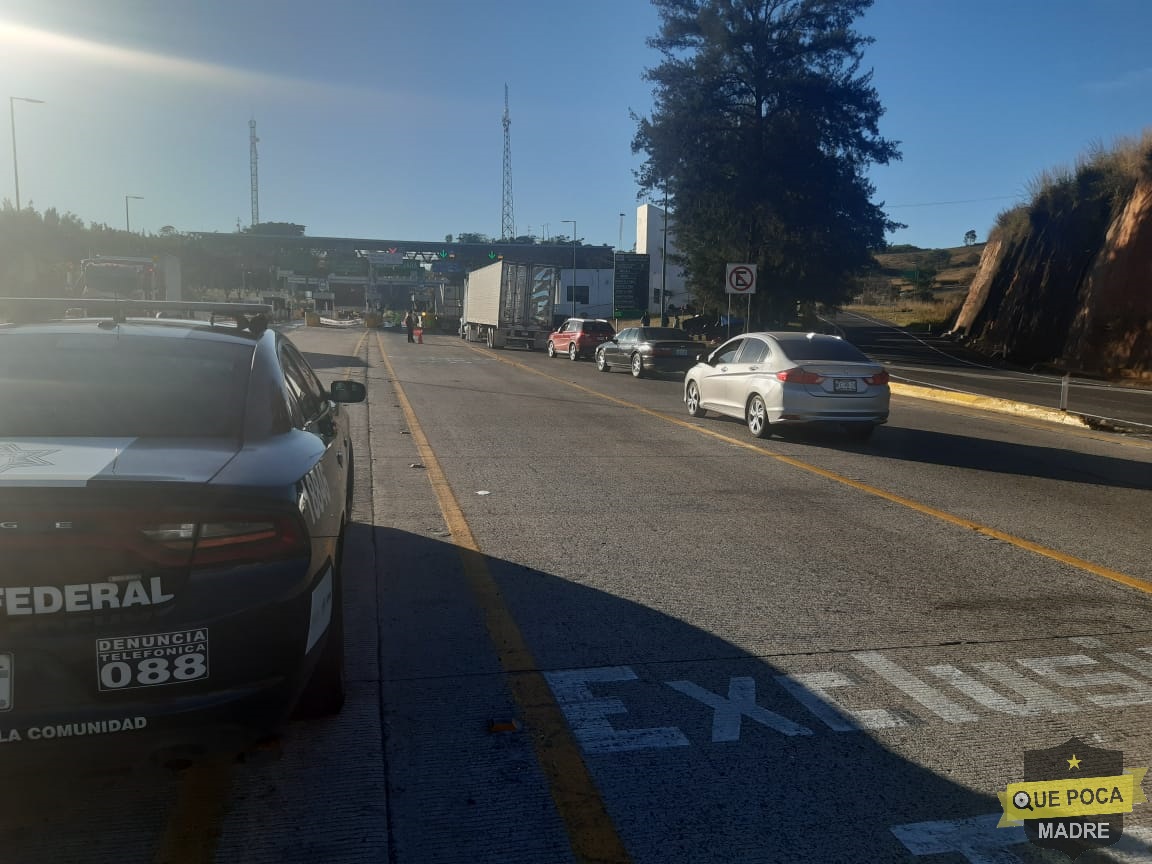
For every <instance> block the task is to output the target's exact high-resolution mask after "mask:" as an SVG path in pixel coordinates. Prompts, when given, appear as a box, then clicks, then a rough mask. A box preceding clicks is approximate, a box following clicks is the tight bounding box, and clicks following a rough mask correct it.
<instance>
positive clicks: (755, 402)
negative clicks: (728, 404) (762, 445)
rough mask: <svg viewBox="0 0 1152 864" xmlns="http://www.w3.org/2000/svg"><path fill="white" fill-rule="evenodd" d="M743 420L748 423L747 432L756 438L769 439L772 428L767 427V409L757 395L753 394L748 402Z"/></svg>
mask: <svg viewBox="0 0 1152 864" xmlns="http://www.w3.org/2000/svg"><path fill="white" fill-rule="evenodd" d="M744 419H745V420H747V421H748V431H749V432H751V433H752V435H753V436H754V437H756V438H769V437H771V435H772V428H771V427H770V426H769V425H768V409H767V408H766V407H765V405H764V400H763V399H761V398H760V396H759V394H753V395H752V398H751V399H749V400H748V407H747V408H746V409H745V411H744Z"/></svg>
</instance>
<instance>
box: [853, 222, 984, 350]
mask: <svg viewBox="0 0 1152 864" xmlns="http://www.w3.org/2000/svg"><path fill="white" fill-rule="evenodd" d="M983 250H984V244H982V243H977V244H976V245H974V246H956V247H953V248H951V249H908V248H907V247H898V251H892V252H884V253H881V254H879V255H877V256H876V264H877V269H876V271H875V272H874V273H872V274H870V275H869V276H866V277H863V278H861V280H860V292H859V294H858V295H857V298H856V300H855V302H853V303H851V304H849V305H848V306H846V307H845V308H846V309H849V310H851V311H853V312H859V313H860V314H862V315H870V316H872V317H874V318H880V319H883V320H885V321H890V322H892V323H893V324H896V325H898V326H901V327H912V328H913V329H932V330H939V329H943V328H945V327H946V326H948V324H949V323H950V320H951V318H953V317H954V316H955V314H956V312H957V311H959V309H960V306H961V305H962V304H963V303H964V298H965V297H966V296H967V294H968V286H969V285H971V284H972V278H973V277H974V276H975V275H976V268H977V266H978V265H979V263H980V253H981V252H983Z"/></svg>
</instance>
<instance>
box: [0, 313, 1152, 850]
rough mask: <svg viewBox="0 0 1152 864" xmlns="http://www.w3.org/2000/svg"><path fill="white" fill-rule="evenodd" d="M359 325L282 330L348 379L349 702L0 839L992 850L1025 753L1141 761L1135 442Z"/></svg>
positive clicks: (1142, 453) (1151, 676)
mask: <svg viewBox="0 0 1152 864" xmlns="http://www.w3.org/2000/svg"><path fill="white" fill-rule="evenodd" d="M362 335H363V333H362V331H361V332H360V333H356V332H348V333H336V332H331V331H323V330H311V329H307V330H305V329H301V330H298V331H295V332H294V333H293V336H292V338H293V339H294V340H295V341H297V343H298V344H300V345H301V347H302V348H303V349H304V350H305V351H306V352H308V353H309V354H310V356H311V357H312V358H313V359H314V361H315V362H318V363H319V364H320V365H321V366H322V369H321V373H322V375H324V376H325V377H332V376H335V375H342V374H343V372H344V369H346V368H348V367H349V366H351V367H352V369H353V374H354V375H357V376H362V377H363V379H364V380H366V381H367V383H368V386H369V390H370V394H369V402H368V404H367V405H364V406H352V407H353V409H354V413H353V416H354V418H355V419H356V435H357V446H358V456H357V460H358V461H357V474H358V476H359V478H360V483H359V486H358V491H357V498H356V510H355V517H356V524H355V525H354V528H353V533H352V535H351V536H350V540H349V544H348V554H349V563H348V574H349V575H348V586H349V596H348V597H346V611H347V615H348V628H349V635H348V644H349V653H350V664H349V665H350V677H351V679H352V698H351V699H350V702H349V706H348V709H346V711H345V714H344V715H343V716H342V717H341V718H339V719H338V720H336V721H332V722H326V723H315V724H295V725H294V726H293V727H291V728H290V729H289V730H288V733H287V735H286V736H285V738H284V740H283V742H282V744H281V747H280V751H279V753H277V752H268V753H264V754H259V755H258V757H257V758H252V759H249V760H248V761H246V762H244V763H241V764H237V765H233V766H230V767H229V769H228V771H227V775H226V777H225V778H224V781H223V782H216V783H215V784H212V783H201V785H200V788H195V785H194V784H192V783H191V782H190V781H189V779H188V775H185V777H184V778H176V779H175V780H168V781H163V782H161V781H156V782H152V783H150V782H147V781H142V780H131V781H130V780H127V779H125V780H115V779H108V780H104V781H101V783H100V784H96V785H95V786H93V785H91V784H89V785H77V786H76V787H75V788H72V789H69V788H68V787H66V786H62V785H61V784H54V786H53V787H52V789H53V792H52V796H51V797H50V798H49V799H48V800H50V801H51V803H52V806H51V807H45V806H38V807H35V808H33V807H31V806H30V805H28V806H25V807H22V808H20V807H17V808H16V809H15V810H13V809H8V810H6V811H5V817H4V819H3V825H2V829H0V843H3V846H0V848H3V849H5V850H6V851H7V852H8V854H9V857H8V858H5V857H4V856H3V855H0V860H5V861H6V860H14V861H23V860H29V861H31V860H76V861H89V860H90V861H103V860H123V861H135V860H141V861H146V860H171V861H177V860H183V861H194V860H216V861H221V862H232V861H236V862H240V861H269V862H272V861H275V862H295V861H300V862H305V861H308V862H311V861H380V860H389V861H396V862H427V861H469V862H472V861H494V862H495V861H525V862H561V861H571V860H578V858H577V854H576V853H574V852H573V851H572V850H573V848H575V849H577V850H581V851H583V852H585V854H586V858H585V860H589V859H590V858H591V856H590V855H589V854H587V853H588V850H604V849H607V850H610V851H611V850H616V851H617V852H620V851H621V850H622V854H623V856H626V857H621V856H620V855H615V856H612V855H609V856H606V857H603V858H602V860H633V861H638V862H639V861H643V862H669V861H693V862H695V861H717V862H719V861H796V862H807V861H812V862H816V861H820V862H826V861H909V862H910V861H917V860H928V861H932V862H938V861H943V862H956V861H963V860H969V861H997V862H1001V864H1004V862H1010V861H1036V860H1040V859H1039V858H1038V857H1037V855H1036V850H1034V849H1032V848H1031V847H1029V846H1027V845H1026V844H1024V845H1022V842H1023V837H1022V832H1021V831H1020V829H996V828H995V827H994V825H995V822H996V817H995V815H994V814H995V813H996V811H997V807H998V805H997V801H996V798H995V793H996V791H997V790H998V789H1002V788H1003V786H1004V784H1005V783H1007V782H1010V781H1014V780H1018V779H1020V778H1021V774H1022V758H1023V757H1022V754H1023V751H1024V750H1025V749H1028V748H1035V747H1047V746H1052V745H1054V744H1057V743H1060V742H1062V741H1063V740H1065V739H1066V738H1067V737H1069V736H1071V735H1079V736H1081V737H1083V738H1085V739H1087V740H1089V741H1092V742H1094V743H1096V744H1097V745H1098V746H1106V747H1113V748H1119V749H1122V750H1123V751H1124V752H1125V757H1124V758H1125V764H1126V765H1134V766H1139V765H1148V764H1150V762H1152V741H1149V736H1148V734H1147V731H1146V730H1147V728H1148V724H1149V720H1150V719H1152V709H1150V707H1149V706H1152V666H1150V664H1152V660H1150V659H1149V652H1148V651H1145V650H1143V649H1146V648H1147V649H1152V627H1149V624H1148V621H1149V612H1150V611H1152V601H1150V598H1149V596H1148V594H1147V593H1146V592H1145V591H1143V590H1140V588H1139V587H1138V588H1133V587H1129V586H1127V585H1125V584H1122V582H1118V581H1116V579H1118V578H1129V579H1145V580H1152V567H1150V565H1149V562H1148V558H1147V553H1146V549H1147V545H1148V544H1147V541H1148V539H1149V530H1148V527H1147V514H1148V513H1149V512H1150V509H1152V508H1150V506H1149V505H1150V504H1152V492H1150V489H1152V482H1150V477H1152V475H1150V473H1149V472H1150V471H1152V468H1150V466H1152V449H1150V448H1149V447H1148V446H1147V444H1146V443H1144V442H1139V441H1126V440H1122V439H1116V438H1115V437H1113V436H1108V435H1104V434H1100V433H1091V432H1085V431H1078V430H1070V429H1066V428H1063V427H1053V426H1049V425H1047V424H1043V423H1038V422H1033V421H1020V420H1017V419H1015V418H1012V419H1008V418H1004V417H999V416H990V415H985V414H980V413H978V412H973V411H969V410H966V409H961V408H953V407H951V406H947V407H944V406H936V405H930V404H926V403H921V402H917V401H916V400H908V399H900V398H898V399H896V400H894V411H893V421H892V423H891V424H890V425H889V426H888V427H886V428H883V429H881V430H879V431H878V432H877V434H876V437H875V439H874V441H873V443H872V444H870V445H868V446H864V447H862V446H859V445H852V444H849V443H848V442H846V441H844V440H843V439H840V438H839V437H837V436H816V437H812V438H808V439H804V440H797V441H780V440H778V439H773V440H771V441H768V442H753V441H752V440H751V439H750V438H749V437H748V435H747V432H746V430H745V429H744V428H743V426H742V425H740V424H738V423H736V422H732V421H727V420H723V419H719V418H715V417H708V418H704V419H701V420H691V419H689V418H687V416H686V414H685V413H684V409H683V405H682V403H681V402H680V401H679V385H678V383H677V382H675V381H661V380H642V381H637V380H634V379H632V378H631V377H630V376H628V375H626V374H621V373H613V374H610V375H604V374H602V373H599V372H597V371H596V370H595V368H594V367H593V365H592V364H590V363H571V362H570V361H567V360H553V361H550V360H548V359H547V358H546V357H545V356H544V355H543V354H534V353H525V352H518V351H504V352H491V351H487V350H486V349H477V348H475V347H473V346H469V345H466V344H465V343H462V342H461V341H459V340H457V339H454V338H451V337H446V336H431V337H429V338H427V339H426V344H425V345H419V346H417V345H413V346H409V345H407V344H406V343H405V341H404V338H403V336H402V335H396V334H390V333H381V334H379V336H377V335H375V334H373V335H372V336H371V337H370V338H369V339H368V340H367V341H366V343H365V344H364V345H363V346H362V349H361V352H360V356H359V357H355V358H354V357H352V356H351V355H352V353H353V349H354V347H355V345H356V344H357V340H358V338H359V337H360V336H362ZM382 354H383V356H382ZM384 357H387V360H385V359H384ZM460 545H464V546H466V547H468V548H474V549H475V550H476V552H477V554H471V553H468V554H465V555H463V556H462V555H461V554H460V552H459V550H458V546H460ZM1093 568H1094V569H1093ZM1148 587H1149V588H1150V589H1152V585H1150V586H1148ZM541 683H543V685H544V689H543V690H541V688H540V685H541ZM557 717H559V719H560V721H561V724H560V726H559V727H558V726H557V725H556V718H557ZM517 723H519V728H517ZM201 776H202V777H203V776H204V775H201ZM208 776H209V778H210V777H211V775H208ZM6 791H11V790H6ZM22 791H23V790H22ZM20 797H23V798H24V799H30V798H31V797H32V796H27V795H22V796H20ZM37 800H39V801H40V803H41V804H43V803H44V800H45V799H37ZM181 801H183V802H185V803H183V804H181V803H180V802H181ZM5 803H6V804H8V803H11V804H12V806H13V807H15V806H16V805H17V804H18V803H19V802H5ZM1146 809H1147V806H1146V805H1142V806H1138V807H1137V810H1136V813H1135V815H1134V816H1133V817H1131V818H1130V819H1129V820H1128V825H1129V835H1130V837H1129V840H1128V841H1127V842H1128V843H1129V844H1130V845H1131V844H1132V842H1133V840H1132V838H1133V837H1137V838H1140V837H1146V836H1148V835H1146V834H1143V833H1141V832H1142V831H1143V830H1144V828H1143V826H1149V825H1152V820H1150V819H1149V818H1148V815H1147V814H1146V813H1142V812H1141V811H1142V810H1146ZM21 814H22V817H23V821H21V820H20V819H19V818H17V817H18V816H20V815H21ZM99 829H103V831H99ZM93 831H98V832H99V833H98V836H100V837H101V838H103V839H102V840H101V841H100V842H99V843H97V844H93V845H86V844H85V841H84V839H83V838H84V837H87V836H90V835H91V833H92V832H93ZM205 838H208V840H209V841H210V842H206V840H205ZM205 846H207V848H210V849H214V850H215V851H214V855H212V856H210V857H207V858H206V857H203V854H202V853H203V849H204V848H205ZM53 853H56V854H55V855H54V854H53ZM930 853H931V854H932V855H936V856H937V857H927V858H926V859H924V858H923V856H927V855H929V854H930ZM949 854H950V857H940V856H947V855H949ZM1135 854H1136V853H1129V852H1124V853H1109V855H1108V856H1105V857H1100V858H1097V859H1096V860H1112V861H1120V860H1141V859H1139V858H1133V857H1125V856H1130V855H1135ZM198 855H200V857H197V856H198ZM1082 860H1084V859H1082ZM1144 860H1148V859H1147V858H1145V859H1144Z"/></svg>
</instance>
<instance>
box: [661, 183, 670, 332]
mask: <svg viewBox="0 0 1152 864" xmlns="http://www.w3.org/2000/svg"><path fill="white" fill-rule="evenodd" d="M667 291H668V184H667V183H665V184H664V246H663V248H662V249H661V250H660V326H661V327H665V326H667V322H665V320H664V300H665V294H666V293H667Z"/></svg>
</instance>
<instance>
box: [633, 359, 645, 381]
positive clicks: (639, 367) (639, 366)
mask: <svg viewBox="0 0 1152 864" xmlns="http://www.w3.org/2000/svg"><path fill="white" fill-rule="evenodd" d="M632 377H633V378H643V377H644V358H643V357H641V356H640V355H639V354H633V355H632Z"/></svg>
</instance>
